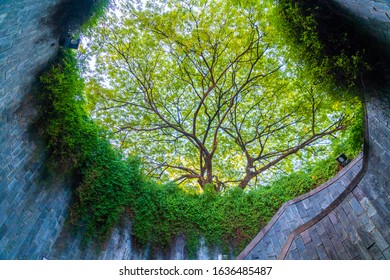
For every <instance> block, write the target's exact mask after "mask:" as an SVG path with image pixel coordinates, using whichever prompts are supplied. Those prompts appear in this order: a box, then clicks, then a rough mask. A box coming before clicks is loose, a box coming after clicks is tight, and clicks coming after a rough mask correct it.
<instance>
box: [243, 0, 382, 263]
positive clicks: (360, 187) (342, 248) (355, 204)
mask: <svg viewBox="0 0 390 280" xmlns="http://www.w3.org/2000/svg"><path fill="white" fill-rule="evenodd" d="M335 2H337V3H339V4H340V5H341V6H342V7H343V8H345V9H347V10H348V13H349V14H348V17H350V18H352V19H353V21H354V22H356V23H357V24H359V26H362V30H363V31H364V32H368V33H370V34H372V35H374V36H375V37H376V38H377V39H379V40H381V41H382V42H383V43H385V45H388V46H390V28H389V27H390V2H388V1H383V0H375V1H368V0H335ZM384 65H385V64H384ZM384 67H386V65H385V66H384ZM362 90H363V91H364V96H365V99H366V107H367V116H368V120H367V130H368V148H367V149H366V151H365V155H364V161H363V170H362V172H361V173H360V174H358V175H362V177H360V176H357V177H355V178H351V179H353V180H352V181H351V184H350V185H349V186H347V188H346V189H345V191H344V193H342V194H341V196H340V197H339V198H337V199H336V200H335V201H334V202H332V203H331V204H329V205H328V207H326V208H325V209H323V211H321V212H320V213H318V211H316V209H312V210H311V211H312V212H311V213H310V214H309V216H310V217H314V218H312V219H306V221H303V223H301V222H298V223H297V224H296V227H295V228H292V227H291V226H289V223H288V221H287V222H286V220H284V219H281V220H280V222H279V220H278V222H276V223H274V224H272V222H273V221H271V223H270V225H268V226H267V227H266V228H265V229H264V230H263V231H267V230H268V231H267V234H261V232H260V233H259V235H258V237H257V238H255V239H254V241H253V242H252V243H251V244H250V245H249V246H248V248H247V249H246V250H244V252H243V253H242V254H241V255H240V256H239V258H245V259H275V258H278V259H390V82H389V84H382V85H367V86H366V87H365V88H364V89H362ZM352 174H353V173H352ZM344 176H346V175H344ZM319 195H321V193H319ZM297 210H298V213H295V217H298V221H299V216H302V215H305V216H307V215H308V214H307V209H297ZM278 213H279V212H278ZM277 215H278V214H277ZM277 215H276V217H274V219H275V220H276V219H278V218H279V217H278V216H277ZM282 216H283V215H282ZM281 218H282V217H281ZM274 219H273V220H274ZM279 219H280V218H279ZM278 223H279V224H282V225H281V226H278ZM275 226H276V229H275ZM283 226H284V227H285V228H288V237H287V238H286V232H283V231H282V236H280V234H281V233H280V231H278V229H279V228H280V227H281V228H283ZM268 232H269V233H268ZM275 240H278V241H279V243H281V244H276V242H275ZM281 241H282V242H281ZM283 241H285V242H283Z"/></svg>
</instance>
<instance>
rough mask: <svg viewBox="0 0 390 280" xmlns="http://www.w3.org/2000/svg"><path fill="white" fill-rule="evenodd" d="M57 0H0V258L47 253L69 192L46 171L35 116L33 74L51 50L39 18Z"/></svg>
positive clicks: (47, 31)
mask: <svg viewBox="0 0 390 280" xmlns="http://www.w3.org/2000/svg"><path fill="white" fill-rule="evenodd" d="M56 2H58V1H53V0H40V1H31V0H30V1H29V0H1V1H0V163H1V165H0V259H42V258H43V257H44V256H45V255H48V254H50V251H51V250H52V248H53V244H54V241H55V240H56V238H57V236H58V234H59V230H60V228H61V226H62V224H63V222H64V217H65V216H66V211H67V208H68V205H69V200H70V197H71V190H70V188H69V186H68V185H69V184H68V183H67V181H66V180H65V178H62V177H61V176H60V175H57V176H56V177H57V178H50V177H48V176H47V174H46V172H45V167H44V166H43V162H44V157H45V153H44V146H43V143H42V141H41V140H40V139H39V134H38V133H37V127H36V126H34V118H35V117H36V115H37V108H36V106H34V104H35V101H34V90H35V88H34V85H35V84H36V82H37V75H38V74H39V72H40V71H41V70H42V69H43V68H44V67H45V66H46V65H47V63H48V61H49V60H50V59H51V58H53V57H54V56H55V55H56V52H57V42H58V38H56V36H54V35H53V34H51V31H50V28H48V27H47V26H46V25H45V24H44V23H45V21H46V19H47V18H48V17H49V15H50V12H51V9H52V8H53V6H54V5H55V4H56Z"/></svg>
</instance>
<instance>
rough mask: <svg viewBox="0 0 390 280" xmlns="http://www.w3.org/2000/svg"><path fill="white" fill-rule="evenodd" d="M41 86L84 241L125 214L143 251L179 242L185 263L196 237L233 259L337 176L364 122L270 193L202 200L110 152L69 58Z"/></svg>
mask: <svg viewBox="0 0 390 280" xmlns="http://www.w3.org/2000/svg"><path fill="white" fill-rule="evenodd" d="M310 36H311V35H310ZM302 48H305V47H304V46H302ZM303 51H305V50H304V49H302V50H301V52H303ZM327 63H328V62H327ZM343 75H344V74H343ZM41 84H42V90H41V93H40V95H41V96H42V99H43V100H44V108H45V109H44V113H43V116H42V118H43V120H44V122H45V123H46V124H47V125H46V127H45V134H46V135H48V149H49V150H50V151H51V153H52V164H53V166H54V168H57V169H61V170H62V171H64V170H67V171H68V172H71V173H72V174H77V176H79V177H80V182H79V185H78V187H77V189H76V197H77V199H76V202H75V204H74V205H73V207H72V211H71V223H72V224H73V225H74V226H76V227H78V228H81V229H84V230H85V232H86V235H85V240H87V241H88V240H91V239H92V238H99V239H100V240H105V238H107V237H108V236H109V233H110V232H111V230H112V229H113V227H114V226H115V225H116V224H117V223H118V222H119V220H120V218H121V217H123V216H125V215H126V216H128V217H129V218H131V221H132V235H133V237H134V241H135V243H136V244H137V246H138V247H140V248H143V247H145V246H148V245H150V246H151V248H154V249H155V251H156V250H163V251H167V250H168V249H169V247H170V244H171V242H172V240H173V239H174V238H175V237H176V236H179V235H182V236H185V238H186V250H187V256H188V258H195V256H196V249H197V246H198V245H199V244H198V241H199V238H200V237H204V239H205V240H206V243H207V245H208V246H209V248H213V247H216V248H219V250H222V251H223V252H224V253H229V252H230V253H232V254H233V255H237V254H238V253H239V252H240V251H241V250H242V249H243V248H244V247H245V246H246V245H247V244H248V243H249V242H250V241H251V240H252V238H253V237H254V236H255V235H256V233H257V232H258V231H259V230H260V229H261V228H262V227H264V226H265V225H266V223H267V222H268V221H269V220H270V219H271V218H272V216H273V215H274V214H275V212H276V211H277V210H278V209H279V208H280V206H281V205H282V204H283V203H284V202H286V201H288V200H290V199H293V198H295V197H297V196H299V195H301V194H304V193H307V192H308V191H310V190H312V189H313V188H315V187H316V186H319V185H320V184H322V183H323V182H325V181H326V180H328V179H329V178H331V177H333V176H334V175H335V174H336V172H337V163H336V161H335V160H334V158H335V157H336V156H337V155H338V154H339V153H341V152H345V153H346V154H347V155H348V156H350V157H353V156H356V155H357V153H358V152H359V151H360V149H361V143H362V121H361V119H359V118H356V120H355V122H354V123H353V124H352V126H351V127H350V129H349V130H348V133H349V135H348V141H345V142H343V143H336V144H337V145H336V147H335V149H334V153H333V154H331V155H329V158H328V159H324V160H321V161H319V162H317V163H316V164H315V165H313V166H309V167H307V168H306V169H305V170H301V171H298V172H295V173H292V174H290V175H286V176H282V177H280V178H278V179H277V180H275V181H274V182H273V183H271V184H269V185H267V186H258V187H257V188H255V189H250V190H245V191H244V190H242V189H240V188H233V189H230V190H227V191H226V192H223V193H215V191H214V190H213V187H212V186H209V187H207V188H206V190H205V191H204V192H203V193H198V192H195V191H189V190H183V188H181V187H179V186H177V185H176V184H174V183H167V184H157V183H156V182H154V181H152V180H150V179H149V178H147V177H146V176H144V174H143V173H142V165H141V163H140V160H138V159H137V157H131V158H125V157H124V156H123V154H121V152H120V151H118V150H116V149H115V148H113V147H112V145H111V144H110V141H109V135H107V133H106V132H105V131H104V130H103V129H102V128H100V127H99V126H98V125H97V124H96V123H94V121H93V120H92V119H91V118H90V116H89V115H88V113H87V111H86V109H85V101H84V96H83V90H84V81H83V79H82V78H81V75H80V73H79V69H78V66H77V60H76V58H75V53H74V52H72V51H69V50H61V51H60V54H59V56H58V59H57V61H56V62H54V63H53V65H52V66H51V67H50V68H49V69H48V70H47V71H46V72H45V73H44V74H43V75H42V76H41ZM360 116H362V114H361V112H360ZM152 254H153V252H152Z"/></svg>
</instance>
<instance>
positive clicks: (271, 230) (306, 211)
mask: <svg viewBox="0 0 390 280" xmlns="http://www.w3.org/2000/svg"><path fill="white" fill-rule="evenodd" d="M362 163H363V155H362V154H360V155H359V156H358V157H357V158H356V159H355V160H353V161H352V162H351V163H350V164H349V165H347V166H346V167H345V168H344V169H343V170H342V171H340V172H339V174H337V176H335V177H334V178H332V179H331V180H329V181H328V182H326V183H325V184H323V185H322V186H320V187H318V188H317V189H315V190H313V191H312V192H310V193H308V194H305V195H303V196H301V197H298V198H296V199H294V200H292V201H289V202H288V203H286V204H285V205H283V206H282V208H281V209H280V210H279V211H278V213H277V214H276V215H275V217H274V218H273V220H271V222H270V223H269V224H268V225H267V227H266V228H264V229H263V230H262V231H261V232H260V233H259V234H258V236H257V237H256V238H255V239H254V240H253V242H252V243H251V244H250V245H249V246H248V248H247V250H244V251H243V252H242V253H241V254H240V256H239V258H245V259H277V258H278V256H279V254H280V253H281V251H282V248H283V246H284V244H285V243H286V240H287V238H288V236H289V234H290V233H291V232H292V231H293V230H294V229H296V228H297V227H298V226H301V225H302V224H304V223H306V222H308V221H309V220H311V219H312V218H314V217H315V216H317V215H318V214H319V213H320V212H321V211H322V210H324V209H325V208H326V207H328V206H329V204H330V203H331V202H332V201H334V200H335V199H336V198H337V197H338V196H339V195H340V194H341V193H342V192H343V191H344V190H345V188H346V187H347V186H348V185H349V183H350V182H351V180H352V179H353V178H354V177H355V176H356V175H357V174H358V172H359V171H360V170H361V169H362ZM304 239H305V240H306V239H307V236H304ZM255 244H256V245H255ZM253 246H254V247H253Z"/></svg>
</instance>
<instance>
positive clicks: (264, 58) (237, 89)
mask: <svg viewBox="0 0 390 280" xmlns="http://www.w3.org/2000/svg"><path fill="white" fill-rule="evenodd" d="M267 11H268V10H267V7H266V6H264V5H261V4H256V5H254V4H251V3H250V2H248V3H246V5H241V4H240V3H239V1H219V0H210V1H195V0H186V1H178V0H165V1H125V2H120V5H119V7H117V8H116V9H115V10H113V11H111V13H109V14H108V15H107V16H106V17H105V20H104V21H102V22H100V23H99V24H98V26H97V28H95V29H94V30H93V31H91V34H90V37H91V41H90V49H89V51H90V54H91V57H92V58H93V59H94V60H95V61H94V67H93V69H91V70H90V73H89V74H90V76H89V79H88V84H87V97H88V102H89V106H90V109H91V111H92V114H93V116H94V117H95V119H97V120H98V121H99V122H100V123H101V124H103V125H104V126H106V127H107V128H108V129H109V130H110V131H111V132H112V133H113V136H112V139H113V141H114V143H115V144H116V145H118V146H120V147H121V149H123V150H124V151H125V152H127V153H128V154H138V155H140V156H141V158H142V159H143V161H144V166H145V169H146V171H147V172H148V174H149V175H150V176H154V177H157V178H160V179H163V180H174V181H176V182H178V183H184V182H186V183H185V184H186V185H187V186H193V187H200V188H202V189H203V188H205V186H206V185H207V184H212V185H213V186H214V188H215V189H216V190H217V191H221V190H224V189H226V188H227V187H229V186H234V185H238V186H239V187H241V188H243V189H244V188H246V187H248V186H251V185H255V184H256V182H257V181H258V180H265V179H266V178H268V177H269V176H270V174H273V173H275V172H288V171H291V170H294V169H296V168H298V167H300V166H301V165H302V161H307V160H312V159H313V158H314V157H316V156H319V157H321V155H323V154H324V153H326V152H327V151H328V150H329V147H330V146H331V144H332V139H335V138H336V137H343V134H342V131H344V130H345V129H346V128H347V127H348V125H349V123H350V122H351V119H352V118H353V112H354V111H355V110H356V106H357V102H356V100H354V101H353V100H349V102H348V103H346V102H343V101H342V97H340V98H339V100H338V101H335V100H334V99H333V98H332V97H331V95H329V94H327V92H326V91H328V90H329V85H328V84H327V83H328V81H325V80H324V79H322V78H318V79H316V77H315V76H313V75H309V73H308V72H307V71H308V70H307V69H306V68H304V67H303V66H302V65H301V64H300V62H299V61H294V60H292V59H290V58H289V56H288V53H287V52H286V49H285V48H284V47H283V46H282V45H280V44H278V40H277V38H276V37H275V36H274V34H273V32H272V28H271V27H270V26H269V24H268V22H267V21H266V20H265V19H266V17H267ZM332 90H342V89H341V88H333V89H332ZM339 96H343V94H341V95H339Z"/></svg>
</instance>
